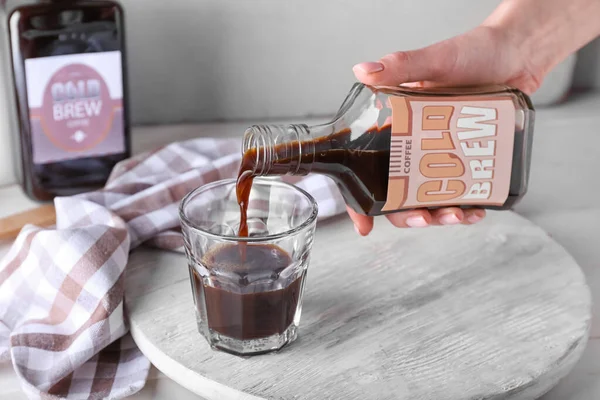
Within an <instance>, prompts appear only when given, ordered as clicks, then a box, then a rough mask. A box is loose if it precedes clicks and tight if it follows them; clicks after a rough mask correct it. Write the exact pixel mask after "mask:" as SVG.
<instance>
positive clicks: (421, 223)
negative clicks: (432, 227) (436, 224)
mask: <svg viewBox="0 0 600 400" xmlns="http://www.w3.org/2000/svg"><path fill="white" fill-rule="evenodd" d="M406 225H408V226H410V227H411V228H424V227H426V226H427V225H429V224H428V223H427V221H426V220H425V218H423V216H422V215H415V216H414V217H408V218H407V219H406Z"/></svg>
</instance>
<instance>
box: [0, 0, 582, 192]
mask: <svg viewBox="0 0 600 400" xmlns="http://www.w3.org/2000/svg"><path fill="white" fill-rule="evenodd" d="M123 3H124V7H125V10H126V23H127V35H128V48H129V57H130V60H129V61H130V64H129V76H130V89H131V100H132V102H131V103H132V104H131V105H132V117H133V121H134V123H137V124H155V123H178V122H195V121H205V120H220V119H229V120H239V119H248V118H249V119H266V118H285V117H294V118H298V119H300V118H302V117H303V116H311V115H319V116H321V115H326V114H331V113H333V112H334V111H336V110H337V107H338V106H339V105H340V103H341V101H342V100H343V98H344V97H345V95H346V93H347V91H348V89H349V88H350V86H351V84H352V83H353V82H354V78H353V75H352V71H351V67H352V65H354V64H355V63H357V62H360V61H365V60H375V59H377V58H379V57H380V56H382V55H384V54H386V53H388V52H392V51H395V50H400V49H412V48H417V47H421V46H425V45H427V44H431V43H434V42H436V41H439V40H441V39H444V38H447V37H450V36H453V35H456V34H459V33H461V32H464V31H466V30H468V29H471V28H472V27H474V26H476V25H477V24H478V23H479V22H481V20H483V19H484V18H485V17H486V16H487V15H488V14H489V13H490V12H491V11H492V10H493V9H494V8H495V7H496V5H497V4H498V3H499V0H479V1H473V0H454V1H448V0H421V1H414V0H285V1H282V0H172V1H171V2H168V3H169V5H166V4H167V2H165V1H163V0H143V1H140V0H123ZM572 61H573V60H569V62H567V63H565V64H563V65H561V66H560V67H559V68H558V69H557V70H555V71H554V72H553V75H552V77H551V79H548V80H547V83H546V84H545V85H544V87H543V88H542V89H541V90H540V92H539V94H538V95H537V96H536V99H535V100H536V101H537V102H538V103H539V104H542V103H544V102H548V101H552V100H555V99H557V98H560V97H561V96H562V94H563V93H564V91H565V88H566V87H567V86H568V85H569V83H570V78H571V70H572V64H573V62H572ZM0 88H2V83H0ZM2 109H3V107H2V103H0V168H1V169H0V184H1V183H2V178H3V176H4V175H5V173H4V172H2V171H5V168H6V167H5V165H8V163H7V156H6V154H5V153H6V151H5V150H4V149H6V148H7V147H6V142H7V138H6V136H7V128H6V127H5V123H4V122H3V121H4V120H5V118H4V116H3V115H2Z"/></svg>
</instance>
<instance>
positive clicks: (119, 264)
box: [0, 139, 345, 399]
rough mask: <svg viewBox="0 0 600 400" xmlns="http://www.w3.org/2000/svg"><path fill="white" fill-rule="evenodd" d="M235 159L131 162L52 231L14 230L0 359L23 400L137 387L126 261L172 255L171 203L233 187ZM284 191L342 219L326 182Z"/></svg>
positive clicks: (192, 148)
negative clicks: (223, 185)
mask: <svg viewBox="0 0 600 400" xmlns="http://www.w3.org/2000/svg"><path fill="white" fill-rule="evenodd" d="M239 149H240V143H239V141H237V140H216V139H196V140H191V141H186V142H181V143H175V144H172V145H169V146H166V147H164V148H161V149H159V150H157V151H155V152H151V153H147V154H142V155H140V156H138V157H134V158H131V159H129V160H126V161H124V162H122V163H120V164H119V165H117V166H116V167H115V169H114V170H113V173H112V175H111V177H110V179H109V181H108V183H107V184H106V187H105V188H104V189H102V190H99V191H96V192H91V193H86V194H82V195H78V196H73V197H62V198H57V199H56V200H55V206H56V216H57V227H56V229H41V228H38V227H35V226H30V225H29V226H26V227H25V228H23V230H22V231H21V233H20V234H19V236H18V237H17V239H16V240H15V242H14V244H13V246H12V248H11V249H10V251H9V253H8V254H7V255H6V257H5V258H4V259H3V260H2V261H1V262H0V356H1V357H2V359H4V360H7V359H11V361H12V364H13V367H14V369H15V371H16V373H17V375H18V377H19V379H20V382H21V385H22V388H23V390H24V391H25V392H26V394H27V396H28V397H29V398H31V399H42V398H43V399H58V398H69V399H101V398H111V399H117V398H123V397H126V396H129V395H132V394H133V393H135V392H137V391H138V390H140V389H141V388H142V387H143V386H144V383H145V381H146V377H147V374H148V370H149V368H150V363H149V361H148V360H147V359H146V358H145V357H144V356H143V355H142V353H141V352H140V351H139V350H138V348H137V347H136V346H135V343H133V341H132V340H131V338H130V336H129V335H128V334H127V331H128V327H127V324H126V322H125V318H124V309H123V306H124V297H125V296H126V293H124V288H125V286H124V274H123V271H124V270H125V265H126V264H127V259H128V254H129V251H130V250H131V249H133V248H135V247H137V246H139V245H141V244H148V245H151V246H155V247H159V248H162V249H167V250H174V251H181V249H182V248H183V240H182V236H181V233H180V230H179V220H178V214H177V209H178V205H179V201H180V200H181V198H182V197H183V196H184V195H185V194H186V193H188V192H189V191H191V190H192V189H195V188H197V187H198V186H201V185H203V184H205V183H207V182H211V181H215V180H219V179H224V178H232V177H235V176H236V174H237V169H238V166H239V162H240V151H239ZM294 183H295V184H296V185H297V186H299V187H302V188H304V189H306V190H307V191H309V192H310V193H311V194H312V195H313V196H314V197H315V198H316V199H317V201H318V203H319V208H320V214H319V218H326V217H329V216H333V215H335V214H339V213H341V212H343V211H344V209H345V206H344V203H343V201H342V198H341V196H340V194H339V192H338V191H337V189H336V188H335V185H334V184H333V183H332V181H330V180H329V179H328V178H325V177H323V176H318V175H310V176H308V177H305V178H301V179H299V180H296V181H295V182H294ZM190 307H191V305H190Z"/></svg>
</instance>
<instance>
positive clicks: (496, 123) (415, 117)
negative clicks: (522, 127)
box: [382, 96, 515, 211]
mask: <svg viewBox="0 0 600 400" xmlns="http://www.w3.org/2000/svg"><path fill="white" fill-rule="evenodd" d="M388 101H389V104H388V105H387V106H388V107H390V108H391V111H392V115H391V127H392V135H391V147H390V149H391V150H390V168H389V182H388V194H387V199H386V203H385V205H384V207H383V209H382V211H394V210H398V209H403V208H414V207H436V206H444V205H449V204H455V205H469V204H471V205H489V206H501V205H502V204H504V202H505V201H506V199H507V198H508V194H509V188H510V177H511V170H512V156H513V146H514V132H515V106H514V104H513V101H512V99H511V98H510V97H491V96H490V97H489V98H485V97H475V98H473V97H471V98H466V97H460V98H443V99H439V98H438V99H435V100H433V99H432V98H431V97H428V98H418V97H417V98H415V97H410V98H406V97H399V96H389V97H388Z"/></svg>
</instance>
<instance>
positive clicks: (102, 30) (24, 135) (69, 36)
mask: <svg viewBox="0 0 600 400" xmlns="http://www.w3.org/2000/svg"><path fill="white" fill-rule="evenodd" d="M10 19H11V23H10V26H11V30H10V37H11V41H13V43H15V42H14V40H15V39H16V43H18V45H17V46H14V45H13V46H12V47H11V52H12V70H13V74H14V78H15V94H16V106H17V112H18V119H19V120H18V122H19V142H20V152H21V161H22V163H21V169H22V175H23V177H22V181H23V188H24V190H25V192H26V193H27V195H28V196H29V197H32V198H34V199H37V200H42V201H45V200H50V199H52V198H53V197H55V196H63V195H71V194H75V193H80V192H85V191H89V190H93V189H97V188H100V187H102V186H103V185H104V184H105V182H106V180H107V179H108V177H109V175H110V173H111V171H112V169H113V167H114V165H115V164H116V163H117V162H119V161H121V160H123V159H125V158H127V157H129V154H130V138H129V117H128V107H127V106H128V99H127V90H125V89H126V88H127V82H126V77H127V74H126V71H125V64H126V54H125V46H124V43H125V38H124V27H123V11H122V9H121V8H120V6H119V5H118V4H116V3H114V2H112V1H103V0H100V1H58V2H50V3H45V4H35V5H28V6H22V7H18V8H17V9H15V10H14V11H13V12H12V13H11V17H10ZM13 27H14V28H13ZM114 50H120V51H121V59H122V63H123V71H122V72H123V80H124V82H123V88H124V90H123V131H124V132H123V133H124V137H125V151H124V152H123V153H119V154H111V155H106V156H97V157H85V158H76V159H71V160H65V161H57V162H51V163H45V164H36V163H34V162H33V151H32V139H31V126H30V116H29V106H28V104H27V85H26V77H25V60H27V59H32V58H38V57H50V56H59V55H65V54H79V53H98V52H105V51H114Z"/></svg>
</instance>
